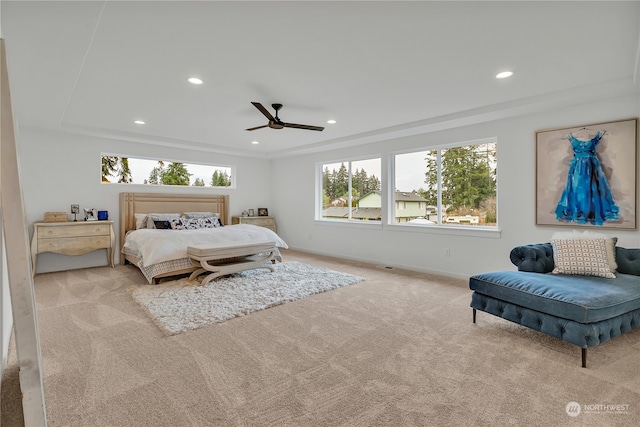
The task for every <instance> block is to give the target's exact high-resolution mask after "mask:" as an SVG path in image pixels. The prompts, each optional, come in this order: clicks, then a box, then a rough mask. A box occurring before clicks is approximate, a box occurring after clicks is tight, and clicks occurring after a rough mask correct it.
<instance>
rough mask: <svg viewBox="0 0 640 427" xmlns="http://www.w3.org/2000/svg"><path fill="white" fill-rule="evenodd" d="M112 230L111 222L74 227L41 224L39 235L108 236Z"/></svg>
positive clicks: (51, 236) (45, 236) (49, 236)
mask: <svg viewBox="0 0 640 427" xmlns="http://www.w3.org/2000/svg"><path fill="white" fill-rule="evenodd" d="M110 231H111V226H110V225H109V224H81V225H74V226H72V227H60V226H52V227H47V226H46V225H45V226H40V229H39V230H38V236H39V237H40V238H41V239H42V238H53V237H77V236H108V235H109V233H110Z"/></svg>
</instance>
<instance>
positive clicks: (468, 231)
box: [314, 219, 502, 239]
mask: <svg viewBox="0 0 640 427" xmlns="http://www.w3.org/2000/svg"><path fill="white" fill-rule="evenodd" d="M314 224H316V225H322V226H327V227H346V228H357V229H360V230H362V229H365V230H366V229H369V230H389V231H393V232H405V233H425V234H441V235H453V236H470V237H488V238H492V239H499V238H500V236H501V233H502V232H501V230H500V229H499V228H498V227H484V226H481V227H475V226H464V225H397V224H382V223H381V222H373V221H342V220H335V221H332V220H322V219H316V220H314Z"/></svg>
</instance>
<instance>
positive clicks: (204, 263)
mask: <svg viewBox="0 0 640 427" xmlns="http://www.w3.org/2000/svg"><path fill="white" fill-rule="evenodd" d="M275 254H276V252H275V250H272V251H269V252H268V253H265V254H263V255H254V256H251V257H245V258H239V259H232V260H200V261H196V260H194V259H191V262H192V263H193V264H194V265H196V266H198V265H199V266H200V268H198V269H197V270H196V271H194V272H193V273H191V276H189V280H193V279H195V278H196V277H198V276H199V275H201V274H202V273H206V272H207V271H209V272H211V274H209V275H208V276H207V277H205V278H204V279H203V280H202V283H201V284H202V285H206V284H207V283H209V282H210V281H212V280H213V279H215V278H216V277H220V276H226V275H228V274H233V273H238V272H240V271H245V270H253V269H256V268H267V269H269V270H270V271H275V267H273V263H271V262H270V261H273V260H274V259H275Z"/></svg>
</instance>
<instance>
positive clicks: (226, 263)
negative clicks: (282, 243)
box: [187, 240, 276, 285]
mask: <svg viewBox="0 0 640 427" xmlns="http://www.w3.org/2000/svg"><path fill="white" fill-rule="evenodd" d="M187 255H188V256H189V258H190V259H191V262H192V263H193V264H194V265H195V266H200V268H199V269H197V270H195V271H194V272H193V273H191V276H189V279H190V280H193V279H195V278H196V277H198V276H199V275H201V274H203V273H205V272H210V274H209V275H208V276H207V277H205V278H204V279H203V280H202V284H203V285H206V284H207V283H209V282H210V281H211V280H213V279H215V278H216V277H220V276H225V275H228V274H233V273H238V272H240V271H245V270H253V269H256V268H268V269H269V270H271V271H274V267H273V261H274V259H275V255H276V243H275V242H272V241H269V240H245V241H239V242H228V243H216V244H207V245H194V246H189V247H188V248H187Z"/></svg>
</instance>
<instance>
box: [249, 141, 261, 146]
mask: <svg viewBox="0 0 640 427" xmlns="http://www.w3.org/2000/svg"><path fill="white" fill-rule="evenodd" d="M251 143H252V144H253V145H258V144H260V142H258V141H251Z"/></svg>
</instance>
